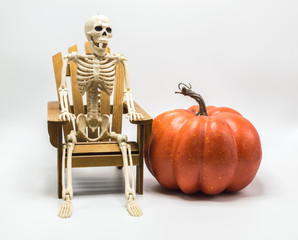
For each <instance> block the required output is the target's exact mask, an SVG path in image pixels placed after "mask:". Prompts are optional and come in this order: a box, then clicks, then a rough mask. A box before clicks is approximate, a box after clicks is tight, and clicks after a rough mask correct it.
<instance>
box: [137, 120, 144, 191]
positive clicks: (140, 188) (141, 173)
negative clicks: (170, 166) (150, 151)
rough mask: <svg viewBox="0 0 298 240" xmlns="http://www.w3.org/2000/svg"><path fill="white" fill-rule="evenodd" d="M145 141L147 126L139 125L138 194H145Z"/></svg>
mask: <svg viewBox="0 0 298 240" xmlns="http://www.w3.org/2000/svg"><path fill="white" fill-rule="evenodd" d="M144 141H145V126H144V125H138V145H139V165H138V166H137V193H138V194H143V178H144V159H143V156H144V144H145V143H144Z"/></svg>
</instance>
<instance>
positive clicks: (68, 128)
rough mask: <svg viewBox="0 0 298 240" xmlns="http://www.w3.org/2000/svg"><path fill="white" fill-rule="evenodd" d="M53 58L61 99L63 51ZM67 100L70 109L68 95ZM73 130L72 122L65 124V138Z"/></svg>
mask: <svg viewBox="0 0 298 240" xmlns="http://www.w3.org/2000/svg"><path fill="white" fill-rule="evenodd" d="M52 59H53V66H54V72H55V79H56V88H57V95H58V99H59V98H60V97H59V93H58V89H59V87H60V85H61V72H62V67H63V58H62V53H61V52H59V53H57V54H56V55H54V56H53V58H52ZM66 87H67V86H66ZM59 100H60V99H59ZM67 101H68V109H70V104H69V98H68V97H67ZM71 130H73V125H72V122H68V123H67V124H65V125H64V126H63V132H64V137H65V138H66V136H67V134H69V133H70V131H71Z"/></svg>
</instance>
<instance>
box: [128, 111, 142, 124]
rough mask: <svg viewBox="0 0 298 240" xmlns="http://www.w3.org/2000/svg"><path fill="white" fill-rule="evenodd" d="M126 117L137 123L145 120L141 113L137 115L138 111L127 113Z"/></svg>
mask: <svg viewBox="0 0 298 240" xmlns="http://www.w3.org/2000/svg"><path fill="white" fill-rule="evenodd" d="M126 117H127V118H129V121H137V120H142V119H143V115H142V114H141V113H137V112H136V110H132V111H130V112H129V113H127V114H126Z"/></svg>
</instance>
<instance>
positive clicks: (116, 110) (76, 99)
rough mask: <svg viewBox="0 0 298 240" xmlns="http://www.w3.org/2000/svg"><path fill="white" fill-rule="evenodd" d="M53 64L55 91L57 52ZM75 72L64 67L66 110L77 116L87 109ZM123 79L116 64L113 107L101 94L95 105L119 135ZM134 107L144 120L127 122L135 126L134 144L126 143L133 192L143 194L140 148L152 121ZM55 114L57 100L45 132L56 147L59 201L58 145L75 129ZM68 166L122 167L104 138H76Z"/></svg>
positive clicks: (115, 149) (58, 72) (114, 144)
mask: <svg viewBox="0 0 298 240" xmlns="http://www.w3.org/2000/svg"><path fill="white" fill-rule="evenodd" d="M73 51H76V52H78V49H77V45H74V46H72V47H70V48H69V49H68V52H69V53H71V52H73ZM85 53H86V54H91V53H92V50H91V48H90V45H89V43H88V42H86V43H85ZM53 65H54V71H55V78H56V86H57V91H58V88H59V87H60V84H61V70H62V65H63V59H62V54H61V52H60V53H57V54H56V55H54V56H53ZM76 70H77V66H76V64H75V63H73V62H70V63H69V66H68V68H67V76H70V79H71V88H70V87H68V90H69V97H71V95H72V103H73V104H72V105H70V104H69V109H71V112H72V113H74V114H75V115H76V116H77V115H78V114H80V113H85V114H86V111H87V107H86V105H84V99H83V97H82V96H81V95H80V93H79V90H78V86H77V76H76V72H77V71H76ZM124 80H125V74H124V68H123V65H122V64H121V63H119V64H118V65H117V68H116V79H115V86H114V97H113V105H111V104H110V96H108V95H107V94H105V93H104V92H102V93H101V97H100V102H99V108H100V113H101V114H102V115H103V114H108V115H110V114H112V123H111V130H112V131H114V132H116V133H121V131H122V118H123V114H126V113H127V106H126V103H125V102H124V101H123V100H124V93H123V91H124ZM70 90H71V91H70ZM70 92H71V93H70ZM58 97H59V95H58ZM84 97H85V96H84ZM87 98H88V96H87ZM85 102H86V101H85ZM134 104H135V109H136V111H137V112H139V113H141V114H142V115H143V116H144V118H143V119H142V120H140V121H131V123H133V124H137V142H129V144H130V145H131V149H132V158H133V164H134V165H135V166H136V171H137V177H136V188H137V189H136V192H137V193H138V194H143V168H144V165H143V149H144V144H145V142H146V141H147V139H148V137H149V135H150V132H151V126H152V118H151V117H150V116H149V115H148V114H147V113H146V112H145V111H144V110H143V109H142V108H141V107H140V106H139V105H138V104H137V103H136V102H135V103H134ZM59 114H60V109H59V101H53V102H48V132H49V137H50V142H51V144H52V145H53V146H54V147H55V148H57V175H58V176H57V177H58V181H57V182H58V197H59V198H61V197H62V185H61V168H62V146H63V144H65V143H64V142H63V134H64V139H65V137H66V136H67V134H69V133H70V131H71V130H73V129H75V127H76V126H73V124H72V122H67V121H59ZM97 135H98V133H97V132H95V133H92V132H91V131H89V130H88V136H89V137H92V138H95V137H96V136H97ZM65 164H66V163H65ZM72 164H73V167H99V166H117V167H122V166H123V162H122V155H121V151H120V148H119V147H118V144H117V142H113V141H110V140H108V139H107V140H106V141H101V142H96V143H90V142H84V141H83V140H82V139H78V143H77V144H76V146H75V148H74V152H73V163H72Z"/></svg>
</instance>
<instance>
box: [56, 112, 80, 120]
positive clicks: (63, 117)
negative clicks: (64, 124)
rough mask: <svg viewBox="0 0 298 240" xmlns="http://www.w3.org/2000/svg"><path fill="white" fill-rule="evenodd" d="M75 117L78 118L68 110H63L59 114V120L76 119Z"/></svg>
mask: <svg viewBox="0 0 298 240" xmlns="http://www.w3.org/2000/svg"><path fill="white" fill-rule="evenodd" d="M75 119H76V116H75V115H74V114H72V113H70V112H66V111H64V112H62V111H61V113H60V115H59V120H61V121H66V120H67V121H71V120H75Z"/></svg>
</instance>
